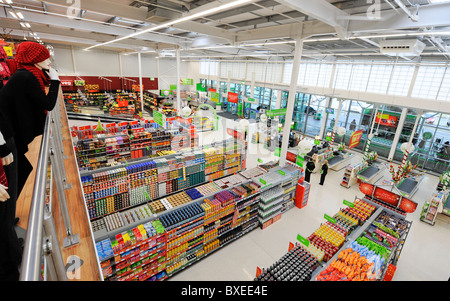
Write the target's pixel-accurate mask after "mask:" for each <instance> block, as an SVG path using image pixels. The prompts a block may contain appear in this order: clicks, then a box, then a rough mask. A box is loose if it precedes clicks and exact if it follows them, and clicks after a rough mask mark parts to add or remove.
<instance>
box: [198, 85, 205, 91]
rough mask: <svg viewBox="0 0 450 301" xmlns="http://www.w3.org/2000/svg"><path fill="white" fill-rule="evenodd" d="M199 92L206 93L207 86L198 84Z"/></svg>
mask: <svg viewBox="0 0 450 301" xmlns="http://www.w3.org/2000/svg"><path fill="white" fill-rule="evenodd" d="M197 91H200V92H206V86H205V84H202V83H198V84H197Z"/></svg>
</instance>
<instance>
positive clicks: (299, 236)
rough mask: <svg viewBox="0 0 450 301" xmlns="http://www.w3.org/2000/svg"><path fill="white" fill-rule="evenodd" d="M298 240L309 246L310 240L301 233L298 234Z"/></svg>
mask: <svg viewBox="0 0 450 301" xmlns="http://www.w3.org/2000/svg"><path fill="white" fill-rule="evenodd" d="M297 240H298V241H299V242H301V243H302V244H304V245H305V246H307V247H309V240H307V239H306V238H304V237H303V236H301V235H300V234H297Z"/></svg>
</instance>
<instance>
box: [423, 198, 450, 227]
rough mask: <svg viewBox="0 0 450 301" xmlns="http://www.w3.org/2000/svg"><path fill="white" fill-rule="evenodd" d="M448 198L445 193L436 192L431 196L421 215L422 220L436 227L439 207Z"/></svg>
mask: <svg viewBox="0 0 450 301" xmlns="http://www.w3.org/2000/svg"><path fill="white" fill-rule="evenodd" d="M447 197H448V194H447V193H444V192H442V191H435V192H434V193H433V194H432V195H431V197H430V199H429V200H428V201H426V202H425V204H424V207H423V208H422V212H421V214H420V220H421V221H422V222H425V223H427V224H430V225H433V226H434V224H435V222H436V217H437V215H438V210H439V205H440V204H441V203H442V202H444V201H445V200H446V199H447Z"/></svg>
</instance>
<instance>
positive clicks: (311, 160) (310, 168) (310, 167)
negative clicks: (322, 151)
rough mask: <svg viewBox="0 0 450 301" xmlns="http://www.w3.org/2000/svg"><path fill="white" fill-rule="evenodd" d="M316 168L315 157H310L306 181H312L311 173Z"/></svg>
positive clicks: (307, 164)
mask: <svg viewBox="0 0 450 301" xmlns="http://www.w3.org/2000/svg"><path fill="white" fill-rule="evenodd" d="M314 168H316V165H315V164H314V161H313V159H312V158H309V159H308V163H306V168H305V181H306V182H308V183H310V180H311V173H312V172H313V170H314Z"/></svg>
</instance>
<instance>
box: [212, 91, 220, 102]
mask: <svg viewBox="0 0 450 301" xmlns="http://www.w3.org/2000/svg"><path fill="white" fill-rule="evenodd" d="M219 97H220V93H219V92H211V101H214V102H219Z"/></svg>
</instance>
